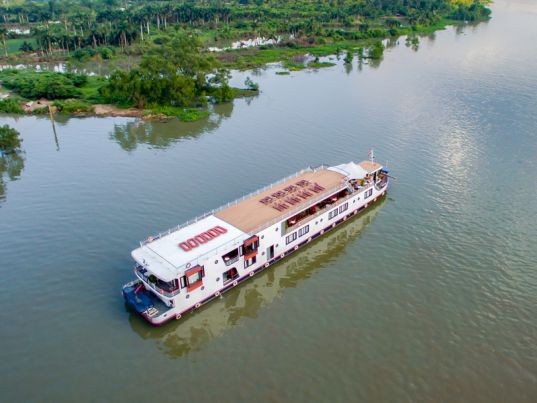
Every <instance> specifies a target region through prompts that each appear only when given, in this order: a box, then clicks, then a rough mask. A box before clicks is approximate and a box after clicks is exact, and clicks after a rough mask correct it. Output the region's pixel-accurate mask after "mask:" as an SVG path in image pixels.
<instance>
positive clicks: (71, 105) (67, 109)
mask: <svg viewBox="0 0 537 403" xmlns="http://www.w3.org/2000/svg"><path fill="white" fill-rule="evenodd" d="M53 105H54V106H55V107H56V108H58V111H59V112H62V113H83V112H93V106H91V105H89V104H87V103H85V102H83V101H79V100H78V99H67V100H65V101H55V102H54V104H53Z"/></svg>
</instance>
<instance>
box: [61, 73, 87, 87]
mask: <svg viewBox="0 0 537 403" xmlns="http://www.w3.org/2000/svg"><path fill="white" fill-rule="evenodd" d="M65 77H67V78H68V79H69V80H71V81H72V82H73V85H74V86H75V87H81V86H83V85H84V84H86V83H87V82H88V76H87V75H85V74H76V73H65Z"/></svg>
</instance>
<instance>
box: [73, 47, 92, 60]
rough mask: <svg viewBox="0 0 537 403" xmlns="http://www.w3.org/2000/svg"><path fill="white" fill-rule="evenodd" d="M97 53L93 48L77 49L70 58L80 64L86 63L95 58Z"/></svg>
mask: <svg viewBox="0 0 537 403" xmlns="http://www.w3.org/2000/svg"><path fill="white" fill-rule="evenodd" d="M96 53H97V52H95V50H94V49H92V48H85V49H77V50H75V51H74V52H72V53H71V56H70V58H71V59H74V60H77V61H79V62H85V61H88V60H89V59H91V58H92V57H93V56H95V54H96Z"/></svg>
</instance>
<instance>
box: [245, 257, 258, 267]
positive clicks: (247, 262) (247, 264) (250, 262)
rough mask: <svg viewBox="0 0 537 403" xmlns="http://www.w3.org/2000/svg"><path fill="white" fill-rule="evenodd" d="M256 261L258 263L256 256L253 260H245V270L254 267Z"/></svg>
mask: <svg viewBox="0 0 537 403" xmlns="http://www.w3.org/2000/svg"><path fill="white" fill-rule="evenodd" d="M255 261H256V257H255V256H254V257H253V258H251V259H248V260H245V261H244V268H246V267H249V266H251V265H253V264H254V263H255Z"/></svg>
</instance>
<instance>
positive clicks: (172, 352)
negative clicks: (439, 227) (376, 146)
mask: <svg viewBox="0 0 537 403" xmlns="http://www.w3.org/2000/svg"><path fill="white" fill-rule="evenodd" d="M384 202H385V198H381V199H380V200H379V201H378V202H377V203H376V204H375V205H374V206H372V207H370V208H369V209H368V210H366V211H365V212H363V213H362V215H360V216H358V217H356V218H354V219H352V220H350V221H348V222H347V223H345V224H343V226H341V227H339V228H336V229H335V230H333V231H332V232H330V233H328V234H326V235H324V236H322V237H321V238H318V239H317V240H316V241H314V242H313V243H312V244H310V245H308V246H307V247H305V248H304V249H303V250H300V251H298V252H296V253H295V254H293V255H291V256H290V257H288V258H287V259H286V260H284V261H283V262H281V263H278V264H276V265H274V266H273V267H269V268H268V269H266V270H265V271H263V272H261V273H260V274H258V275H256V276H255V277H253V278H252V279H250V280H248V281H246V282H244V283H243V284H241V285H239V286H238V287H237V288H235V289H233V290H231V291H229V292H227V293H226V294H224V295H223V296H222V297H221V298H220V299H219V300H215V301H213V302H211V303H209V304H207V305H206V306H205V307H204V308H202V309H200V310H199V311H197V312H194V313H192V314H189V315H188V316H186V317H184V318H183V319H181V320H180V321H177V322H172V323H168V324H166V325H164V326H163V327H151V326H150V325H148V324H147V323H146V322H145V321H143V319H141V318H140V317H139V316H138V315H135V314H133V313H131V314H130V317H129V323H130V325H131V327H132V329H133V330H134V331H135V332H136V333H138V334H139V335H140V337H142V338H143V339H145V340H149V339H154V340H155V341H156V343H157V347H158V349H159V350H161V351H163V352H164V353H165V354H166V355H168V356H169V357H170V358H179V357H181V356H183V355H185V354H187V353H190V352H193V351H199V350H201V349H202V348H203V347H205V346H206V345H207V344H208V343H209V342H210V341H211V340H212V339H214V338H215V337H218V336H221V335H222V334H224V332H225V331H226V329H229V328H232V327H234V326H236V325H238V324H239V323H240V322H241V321H242V320H244V319H246V318H256V317H257V315H258V314H259V312H260V310H261V309H262V308H263V307H265V306H267V305H269V304H270V303H272V302H273V301H274V300H275V299H276V298H277V297H279V296H281V295H282V293H283V292H284V291H285V290H286V289H289V288H295V287H297V286H298V285H299V283H301V282H302V281H304V280H307V279H309V278H310V277H312V276H313V275H314V274H315V273H316V272H317V271H318V270H320V269H321V268H323V267H325V266H326V263H328V262H330V261H332V260H333V259H334V258H336V257H338V256H339V255H341V254H342V253H343V252H344V251H345V249H346V248H349V247H352V246H355V245H356V243H355V242H354V241H356V240H357V238H358V237H359V236H360V235H361V234H362V233H363V231H364V230H365V229H366V228H367V226H368V225H369V224H370V223H371V222H372V221H373V220H374V219H375V217H376V215H377V214H378V212H379V210H380V207H381V205H382V204H383V203H384Z"/></svg>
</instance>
